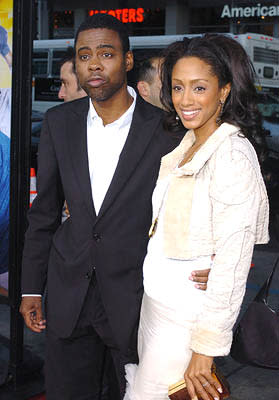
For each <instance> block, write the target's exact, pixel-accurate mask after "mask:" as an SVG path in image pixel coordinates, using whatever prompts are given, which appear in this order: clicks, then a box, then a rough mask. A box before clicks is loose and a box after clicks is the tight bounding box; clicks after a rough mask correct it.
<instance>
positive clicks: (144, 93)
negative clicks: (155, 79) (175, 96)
mask: <svg viewBox="0 0 279 400" xmlns="http://www.w3.org/2000/svg"><path fill="white" fill-rule="evenodd" d="M137 89H138V92H139V94H140V96H141V97H142V98H143V99H144V100H146V99H149V97H150V87H149V85H148V83H147V82H145V81H138V83H137Z"/></svg>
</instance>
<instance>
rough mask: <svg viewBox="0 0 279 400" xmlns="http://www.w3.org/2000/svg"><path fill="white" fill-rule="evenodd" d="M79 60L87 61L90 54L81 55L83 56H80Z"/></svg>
mask: <svg viewBox="0 0 279 400" xmlns="http://www.w3.org/2000/svg"><path fill="white" fill-rule="evenodd" d="M79 58H80V60H81V61H87V60H88V58H89V56H88V54H81V55H80V56H79Z"/></svg>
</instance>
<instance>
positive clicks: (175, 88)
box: [172, 85, 182, 92]
mask: <svg viewBox="0 0 279 400" xmlns="http://www.w3.org/2000/svg"><path fill="white" fill-rule="evenodd" d="M172 90H173V91H174V92H179V91H180V90H182V87H181V86H178V85H175V86H173V88H172Z"/></svg>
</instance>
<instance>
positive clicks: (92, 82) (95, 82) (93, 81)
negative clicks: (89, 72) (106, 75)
mask: <svg viewBox="0 0 279 400" xmlns="http://www.w3.org/2000/svg"><path fill="white" fill-rule="evenodd" d="M105 82H106V81H105V79H103V78H101V77H99V76H96V77H92V78H90V79H88V81H87V84H88V85H89V86H91V87H93V88H98V87H100V86H102V85H103V84H104V83H105Z"/></svg>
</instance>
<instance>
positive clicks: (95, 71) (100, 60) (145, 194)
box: [21, 14, 204, 400]
mask: <svg viewBox="0 0 279 400" xmlns="http://www.w3.org/2000/svg"><path fill="white" fill-rule="evenodd" d="M75 49H76V70H77V74H78V77H79V81H80V84H81V87H82V88H83V89H84V90H85V91H86V93H87V94H88V96H89V98H90V99H91V100H90V99H89V98H83V99H79V100H75V101H73V102H68V103H65V104H63V105H60V106H58V107H55V108H53V109H50V110H49V111H48V112H47V114H46V118H45V121H44V125H43V129H42V133H41V141H40V147H39V160H38V161H39V167H38V176H37V180H38V195H37V197H36V199H35V201H34V202H33V205H32V208H31V210H30V213H29V228H28V231H27V233H26V240H25V247H24V254H23V270H22V293H23V299H22V304H21V312H22V315H23V317H24V319H25V322H26V324H27V326H28V327H29V328H30V329H32V330H33V331H35V332H41V331H42V330H43V329H44V328H45V326H46V321H45V320H44V319H43V316H42V307H41V297H40V296H41V295H42V294H43V292H44V289H45V286H46V290H47V304H46V305H47V313H46V315H47V343H46V389H47V399H48V400H54V399H55V400H58V399H59V400H63V399H64V400H87V399H98V398H99V391H100V385H99V382H100V379H101V374H102V370H103V359H104V357H103V355H104V351H105V349H106V348H109V350H110V352H111V354H112V357H113V359H114V363H115V366H116V371H117V375H118V379H119V387H120V392H121V396H123V394H124V391H125V379H124V365H125V364H126V363H128V362H137V328H138V320H139V311H140V305H141V298H142V293H143V278H142V264H143V260H144V256H145V254H146V248H147V242H148V230H149V227H150V224H151V213H152V210H151V196H152V192H153V188H154V186H155V183H156V178H157V174H158V170H159V164H160V159H161V157H162V156H163V155H164V154H166V153H167V152H169V151H170V150H172V148H173V147H174V146H175V145H176V144H177V142H178V139H176V140H175V139H173V138H172V137H171V136H170V135H169V134H168V133H167V132H165V131H164V129H163V126H162V119H163V112H162V111H161V110H159V109H158V108H156V107H153V106H151V105H149V104H148V103H146V102H144V101H143V100H142V99H140V97H139V96H138V97H136V93H135V92H134V90H133V89H132V88H129V87H127V72H128V71H129V70H130V69H131V68H132V67H133V56H132V53H131V51H130V50H129V39H128V36H127V33H126V30H125V27H124V25H123V24H122V23H120V22H119V21H118V20H117V19H115V18H113V17H110V16H108V15H103V14H97V15H95V16H93V17H90V18H89V19H87V20H86V21H85V22H84V23H83V24H81V26H80V28H79V30H78V32H77V35H76V43H75ZM65 199H66V201H67V204H68V207H69V211H70V218H68V219H67V220H66V221H65V222H64V223H63V224H62V225H61V209H62V206H63V203H64V201H65ZM185 279H187V277H185ZM197 281H200V282H203V281H204V278H203V277H202V278H200V279H197Z"/></svg>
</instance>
